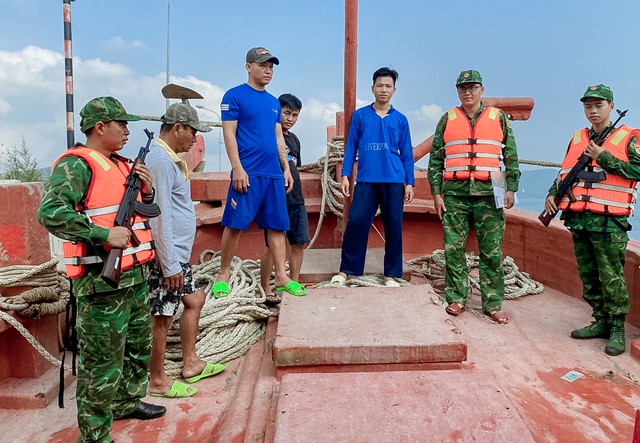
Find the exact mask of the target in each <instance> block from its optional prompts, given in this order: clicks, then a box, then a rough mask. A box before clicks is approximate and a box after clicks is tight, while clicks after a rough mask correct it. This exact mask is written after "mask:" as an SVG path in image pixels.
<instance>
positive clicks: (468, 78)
mask: <svg viewBox="0 0 640 443" xmlns="http://www.w3.org/2000/svg"><path fill="white" fill-rule="evenodd" d="M463 83H480V84H482V76H481V75H480V73H479V72H478V71H474V70H473V69H470V70H468V71H462V72H461V73H460V75H459V76H458V80H456V86H459V85H461V84H463Z"/></svg>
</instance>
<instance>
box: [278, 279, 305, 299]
mask: <svg viewBox="0 0 640 443" xmlns="http://www.w3.org/2000/svg"><path fill="white" fill-rule="evenodd" d="M282 291H287V292H288V293H289V294H291V295H295V296H298V297H302V296H303V295H306V294H307V290H306V289H305V287H304V286H302V285H301V284H300V283H298V282H297V281H293V280H291V281H289V283H287V284H286V285H284V286H278V287H277V288H276V292H278V293H281V292H282Z"/></svg>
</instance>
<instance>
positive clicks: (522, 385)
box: [0, 278, 640, 443]
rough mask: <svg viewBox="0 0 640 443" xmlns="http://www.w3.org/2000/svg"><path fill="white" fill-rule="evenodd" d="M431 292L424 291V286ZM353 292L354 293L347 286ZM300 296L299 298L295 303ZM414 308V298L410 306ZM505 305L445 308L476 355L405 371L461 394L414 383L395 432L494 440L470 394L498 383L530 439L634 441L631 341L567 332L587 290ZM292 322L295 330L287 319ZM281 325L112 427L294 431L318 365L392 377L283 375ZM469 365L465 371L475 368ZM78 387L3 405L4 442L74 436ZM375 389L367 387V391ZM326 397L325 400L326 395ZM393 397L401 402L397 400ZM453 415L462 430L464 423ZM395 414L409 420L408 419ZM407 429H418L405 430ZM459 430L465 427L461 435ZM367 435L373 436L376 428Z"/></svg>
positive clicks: (639, 374) (121, 434)
mask: <svg viewBox="0 0 640 443" xmlns="http://www.w3.org/2000/svg"><path fill="white" fill-rule="evenodd" d="M415 280H419V278H416V279H415ZM415 283H418V282H417V281H416V282H415ZM418 288H420V289H418V290H421V289H425V288H427V286H426V285H418ZM344 291H350V289H344ZM424 292H425V294H426V293H427V291H426V290H425V291H424ZM322 294H323V291H319V290H314V289H310V290H309V294H308V295H307V297H309V300H311V298H312V297H322V296H323V295H322ZM346 295H347V293H346V292H345V293H344V296H346ZM325 297H326V295H325ZM425 297H426V295H425ZM296 300H300V301H301V303H299V304H298V305H297V306H296V305H295V302H296ZM303 300H304V299H297V298H293V297H292V298H291V299H287V300H286V303H283V306H282V309H283V310H285V309H295V308H296V307H297V308H300V309H301V312H302V308H304V307H305V306H306V304H308V301H307V300H304V301H303ZM372 301H373V300H372ZM305 303H306V304H305ZM375 303H377V307H378V310H379V311H380V313H381V315H384V313H385V312H390V311H389V309H388V304H390V303H399V304H400V306H402V299H401V298H398V299H396V300H394V299H393V298H390V297H385V301H379V300H378V301H376V302H375ZM287 306H291V308H287ZM407 308H408V309H409V308H410V306H409V305H407ZM503 308H504V310H505V311H506V312H507V313H508V314H509V316H510V322H509V324H507V325H496V324H493V323H490V322H489V321H488V320H487V319H485V318H484V317H478V316H476V315H474V314H473V313H471V312H469V311H467V312H465V313H463V314H462V315H460V316H459V317H457V318H450V317H448V316H446V314H444V313H442V314H441V315H442V318H443V319H445V321H447V323H448V324H450V325H451V329H456V330H458V331H459V332H460V336H461V337H462V338H463V339H464V341H465V342H466V344H467V359H466V361H463V362H462V363H461V369H450V370H446V371H442V370H437V371H430V370H415V368H408V369H409V370H407V371H404V373H405V377H409V379H410V380H413V382H414V383H415V382H416V380H418V381H420V383H422V384H421V386H423V387H424V386H429V383H431V386H432V389H437V390H438V392H440V391H442V390H446V389H447V388H446V386H447V382H446V379H447V377H446V374H447V373H448V372H450V373H451V377H450V380H451V383H454V384H455V386H454V387H452V392H455V401H453V398H454V397H453V396H451V398H450V399H449V400H450V401H445V400H446V398H444V397H442V393H439V394H437V393H436V392H435V391H434V392H426V393H423V394H425V395H418V396H415V395H414V394H415V393H416V391H415V390H414V391H413V394H412V398H411V399H410V401H409V400H408V401H407V405H408V406H410V407H411V408H420V411H417V410H414V412H413V414H414V419H407V420H404V421H402V427H400V426H398V429H396V432H397V434H396V436H397V438H396V441H411V440H410V438H411V437H412V436H414V435H416V432H427V433H430V434H429V439H428V440H424V441H461V442H462V441H480V442H482V441H487V442H494V441H496V442H499V441H505V440H501V439H496V438H497V436H498V435H503V434H495V433H494V434H493V435H494V437H496V438H489V437H487V435H492V434H491V433H488V434H484V432H485V431H486V429H484V428H482V426H483V423H484V426H485V427H487V426H488V425H487V423H492V422H491V420H490V418H491V417H493V418H495V416H496V410H495V409H491V408H490V407H489V406H488V405H487V407H486V408H483V407H482V404H481V403H480V404H479V405H478V406H477V408H476V409H479V411H478V412H477V414H483V412H482V411H483V410H485V411H486V417H485V418H487V417H488V418H487V419H488V420H489V421H483V416H477V417H475V418H476V421H474V422H473V423H476V424H477V425H478V426H480V428H474V427H472V426H471V424H470V422H469V421H468V420H467V421H465V418H464V416H463V415H464V414H466V412H465V410H467V406H468V405H467V403H465V401H464V393H465V390H466V392H468V399H469V401H468V403H469V404H474V405H476V404H477V402H478V401H481V400H482V398H483V395H481V394H482V392H483V391H482V390H483V389H487V386H489V387H490V388H489V389H495V390H496V391H498V390H499V391H500V392H492V393H491V395H487V396H486V401H487V402H489V403H491V404H495V403H496V402H497V403H498V404H499V405H503V406H504V407H505V408H506V407H507V406H508V407H509V410H508V411H509V414H510V415H509V417H510V418H514V419H519V420H521V423H522V424H523V425H524V426H525V427H526V429H527V431H528V432H529V434H530V436H531V437H532V438H533V441H536V442H558V443H565V442H569V443H571V442H576V443H577V442H581V443H582V442H585V441H588V442H629V441H631V436H632V433H633V429H634V417H635V411H636V409H638V408H640V386H639V385H638V383H637V381H638V380H640V366H639V365H638V363H637V362H636V361H635V360H634V359H633V358H632V357H631V355H630V352H629V350H627V352H625V354H623V355H621V356H618V357H609V356H607V355H605V354H604V352H603V348H604V345H605V340H602V339H595V340H582V341H578V340H572V339H571V338H570V337H569V333H570V331H571V330H572V329H574V328H576V327H580V326H583V325H584V324H588V323H589V321H590V318H589V315H590V310H589V309H588V307H587V305H586V304H585V303H584V302H583V301H581V300H578V299H575V298H572V297H569V296H566V295H564V294H562V293H559V292H557V291H554V290H552V289H547V290H545V292H543V293H542V294H539V295H533V296H528V297H524V298H520V299H517V300H508V301H505V303H504V306H503ZM414 309H415V308H414ZM288 315H291V313H286V314H285V313H284V312H283V313H282V316H283V318H285V317H286V316H288ZM351 318H352V322H353V326H354V327H357V326H358V322H359V321H360V320H361V321H363V322H370V321H371V319H370V318H368V317H366V316H360V315H359V312H353V315H352V316H351ZM283 329H284V330H286V327H285V325H284V324H283ZM424 332H425V333H428V332H429V325H428V324H425V327H424ZM278 333H279V332H278V320H277V319H276V318H272V319H271V320H270V322H269V326H268V328H267V335H266V337H265V338H264V339H263V340H260V341H259V342H257V343H256V344H255V345H254V346H253V347H252V348H251V349H250V351H249V353H248V354H246V355H245V356H244V357H242V358H240V359H237V360H234V361H232V362H231V363H230V365H229V368H228V369H227V370H226V371H225V372H224V373H222V374H220V375H219V376H216V377H212V378H209V379H204V380H202V381H200V382H198V383H197V386H198V388H199V393H198V394H197V395H196V396H195V397H192V398H189V399H158V398H151V397H148V398H147V401H150V402H154V403H157V404H163V405H165V406H167V408H168V410H169V411H168V413H167V415H166V416H165V417H163V418H161V419H158V420H153V421H149V422H140V421H119V422H116V423H115V424H114V427H113V432H112V436H113V437H114V439H115V440H116V441H118V442H119V443H122V442H125V443H127V442H176V443H177V442H242V441H246V442H263V441H264V442H273V441H294V440H286V439H283V438H282V437H281V436H282V435H284V434H283V432H285V431H286V429H287V428H286V427H287V426H293V424H294V423H296V422H298V423H299V422H301V421H305V420H308V421H311V422H313V420H316V419H317V418H318V417H317V416H316V414H311V415H313V417H311V416H309V415H310V414H309V412H308V411H305V410H304V409H303V408H301V409H299V410H298V411H296V410H295V409H291V405H292V404H293V403H292V402H291V401H289V402H288V403H287V402H286V401H280V398H281V396H282V395H284V394H286V392H287V391H289V392H293V391H295V390H296V386H295V384H296V383H303V385H304V389H308V387H309V382H308V380H309V379H308V377H311V376H317V377H320V378H318V379H317V380H318V382H317V386H318V389H320V388H322V387H323V386H324V387H325V388H326V386H328V383H329V381H328V380H329V379H328V378H327V377H331V376H337V377H340V378H339V382H338V383H333V385H336V386H335V390H336V392H339V391H340V390H341V385H344V384H346V386H344V388H343V389H342V390H343V391H345V390H348V392H352V393H354V392H355V390H354V383H356V384H357V383H360V384H362V381H363V380H367V379H368V378H370V377H371V380H379V378H380V377H383V378H384V374H385V372H384V371H383V372H369V371H364V370H362V368H360V369H359V370H358V371H355V372H349V373H338V374H330V373H326V371H325V372H324V373H321V374H309V373H302V374H288V375H284V376H282V375H283V374H280V376H281V377H278V374H277V373H276V366H275V364H274V359H273V350H274V343H275V340H276V334H278ZM626 336H627V342H628V343H629V341H630V340H631V339H634V338H637V337H638V336H639V334H638V329H636V328H633V327H630V326H628V325H627V333H626ZM570 371H576V372H578V373H580V374H582V375H581V376H580V377H579V378H577V379H576V380H575V381H573V382H569V381H565V380H564V379H562V377H563V376H564V375H566V374H567V373H569V372H570ZM443 373H444V374H445V375H444V376H443V375H442V374H443ZM374 374H378V375H374ZM397 374H399V372H398V371H397V370H396V368H390V369H389V371H388V374H387V375H390V376H392V377H400V376H399V375H397ZM465 374H467V375H468V378H466V379H465ZM482 374H491V382H490V383H489V384H486V385H484V387H481V385H480V384H479V383H478V377H480V378H482ZM287 377H289V378H287ZM305 377H307V378H306V379H305ZM353 377H355V380H360V381H358V382H355V381H354V380H352V378H353ZM443 377H444V379H443ZM486 377H489V376H488V375H487V376H486ZM305 380H307V381H305ZM334 380H338V379H337V378H334ZM350 380H351V381H350ZM407 380H408V379H405V381H403V382H398V389H399V390H400V394H402V391H407V390H408V389H410V386H412V384H411V382H410V381H407ZM465 380H468V381H467V382H465ZM370 384H371V388H372V389H373V391H372V393H375V392H383V391H384V389H382V388H380V386H382V385H381V384H380V383H378V388H375V386H376V385H375V384H374V383H373V382H371V383H370ZM301 386H302V385H301ZM74 388H75V384H72V385H71V386H69V387H68V388H67V390H66V408H65V409H63V410H61V409H58V407H57V404H56V402H53V403H51V404H50V405H49V406H48V407H47V408H45V409H35V410H33V409H32V410H26V409H23V410H18V409H13V410H12V409H0V435H2V441H12V442H29V443H40V442H42V443H44V442H68V441H75V439H76V438H77V436H78V431H77V428H76V425H75V413H76V408H75V402H74ZM325 388H322V389H320V390H319V391H318V392H316V394H314V395H316V397H314V398H317V399H321V394H322V392H324V391H325V390H326V389H325ZM375 389H377V391H375ZM411 389H413V388H411ZM421 389H422V388H421ZM425 389H426V388H425ZM291 390H293V391H291ZM418 391H420V390H418ZM345 392H346V391H345ZM365 394H366V393H365ZM334 395H336V393H334ZM352 395H356V394H352ZM452 395H453V394H452ZM495 396H497V397H495ZM494 397H495V398H494ZM354 398H355V397H354ZM366 398H367V397H366V395H365V400H366ZM445 403H446V404H445ZM443 405H445V406H447V413H449V414H460V418H459V419H456V420H451V421H449V420H448V418H450V417H454V416H455V415H450V416H447V420H444V419H443V417H444V416H443V415H442V414H443V409H442V408H443ZM456 405H458V406H457V407H456ZM318 407H319V408H323V409H324V408H325V407H326V405H318ZM392 407H396V408H398V407H400V405H397V406H393V405H392ZM285 408H286V409H285ZM367 408H370V412H371V414H374V415H373V416H375V414H378V413H380V412H379V411H380V409H379V405H378V404H376V403H375V402H374V401H363V400H362V399H360V400H358V403H357V409H358V410H357V411H353V416H354V417H367V416H368V415H367ZM433 408H436V409H435V410H434V412H433V414H431V415H429V417H432V419H433V420H437V423H438V425H437V426H435V425H434V426H432V427H428V426H427V427H426V428H425V426H426V425H425V423H427V422H428V420H426V419H425V417H427V416H426V415H425V413H424V411H429V410H431V409H433ZM283 410H286V411H288V412H286V414H289V415H288V416H287V420H289V421H288V423H287V422H286V421H283V420H284V418H279V417H278V414H282V411H283ZM411 411H412V409H408V412H407V414H409V415H411ZM505 411H506V409H505ZM467 412H468V411H467ZM492 414H493V415H492ZM276 417H278V419H277V418H276ZM416 417H422V418H423V420H416V419H415V418H416ZM443 420H444V422H446V423H448V424H447V425H446V426H443V424H442V423H443ZM456 423H457V424H458V425H457V426H459V429H457V428H456ZM514 423H515V422H514ZM398 424H399V425H400V422H399V423H398ZM354 426H355V427H361V426H363V423H362V422H358V423H356V424H355V425H354ZM473 426H476V425H475V424H474V425H473ZM403 429H404V431H403ZM425 429H426V431H425ZM470 429H480V431H478V432H480V433H477V434H474V435H475V438H476V439H475V440H471V439H470V437H469V435H472V434H470V433H469V432H470ZM496 429H497V428H496ZM458 431H459V432H458ZM465 431H469V432H467V433H465ZM314 435H315V434H314ZM323 435H324V434H322V433H318V434H317V438H313V439H310V440H306V441H318V442H323V441H339V440H336V439H334V438H329V437H328V436H326V438H325V437H323ZM403 435H405V436H407V438H409V440H407V439H403V437H402V436H403ZM521 435H523V436H524V437H522V438H523V440H518V439H514V440H510V441H511V442H517V441H531V440H530V438H529V437H528V434H526V433H524V432H523V433H522V434H521ZM452 436H461V437H460V438H458V439H456V438H453V439H452ZM465 436H467V437H468V438H465ZM276 437H277V438H276ZM299 437H300V440H295V441H305V440H304V438H303V437H305V436H304V435H300V436H299ZM334 437H335V436H334ZM481 437H482V438H481ZM527 438H529V440H527ZM342 441H349V440H342ZM359 441H376V440H375V439H373V438H372V439H369V437H367V438H365V439H361V440H359Z"/></svg>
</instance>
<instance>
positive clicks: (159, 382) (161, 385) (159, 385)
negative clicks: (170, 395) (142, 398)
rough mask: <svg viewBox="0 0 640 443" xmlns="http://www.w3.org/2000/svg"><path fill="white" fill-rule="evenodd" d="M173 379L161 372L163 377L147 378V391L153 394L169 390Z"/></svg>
mask: <svg viewBox="0 0 640 443" xmlns="http://www.w3.org/2000/svg"><path fill="white" fill-rule="evenodd" d="M173 381H174V380H173V379H172V378H170V377H169V376H168V375H167V374H163V377H160V378H159V379H155V378H154V379H153V380H152V379H151V378H149V392H152V393H154V394H164V393H165V392H169V390H170V389H171V387H172V386H173Z"/></svg>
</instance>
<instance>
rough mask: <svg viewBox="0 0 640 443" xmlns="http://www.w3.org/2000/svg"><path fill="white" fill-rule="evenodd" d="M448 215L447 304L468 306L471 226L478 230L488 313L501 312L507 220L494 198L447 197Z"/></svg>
mask: <svg viewBox="0 0 640 443" xmlns="http://www.w3.org/2000/svg"><path fill="white" fill-rule="evenodd" d="M444 203H445V206H446V207H447V212H445V213H444V215H443V217H442V230H443V232H444V254H445V260H446V267H447V269H446V274H445V296H446V298H447V302H449V303H453V302H457V303H461V304H463V305H464V304H466V302H467V291H468V275H469V269H468V268H467V261H466V258H465V249H466V245H467V237H468V235H469V229H470V227H471V225H473V226H474V227H475V230H476V236H477V238H478V247H479V249H480V256H479V258H480V265H479V270H480V293H481V295H482V309H483V310H484V311H489V312H493V311H499V310H500V309H501V307H502V300H503V299H504V269H503V267H502V236H503V234H504V226H505V216H504V211H503V210H502V208H500V209H497V208H496V205H495V201H494V197H493V196H490V197H456V196H447V195H445V197H444Z"/></svg>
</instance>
